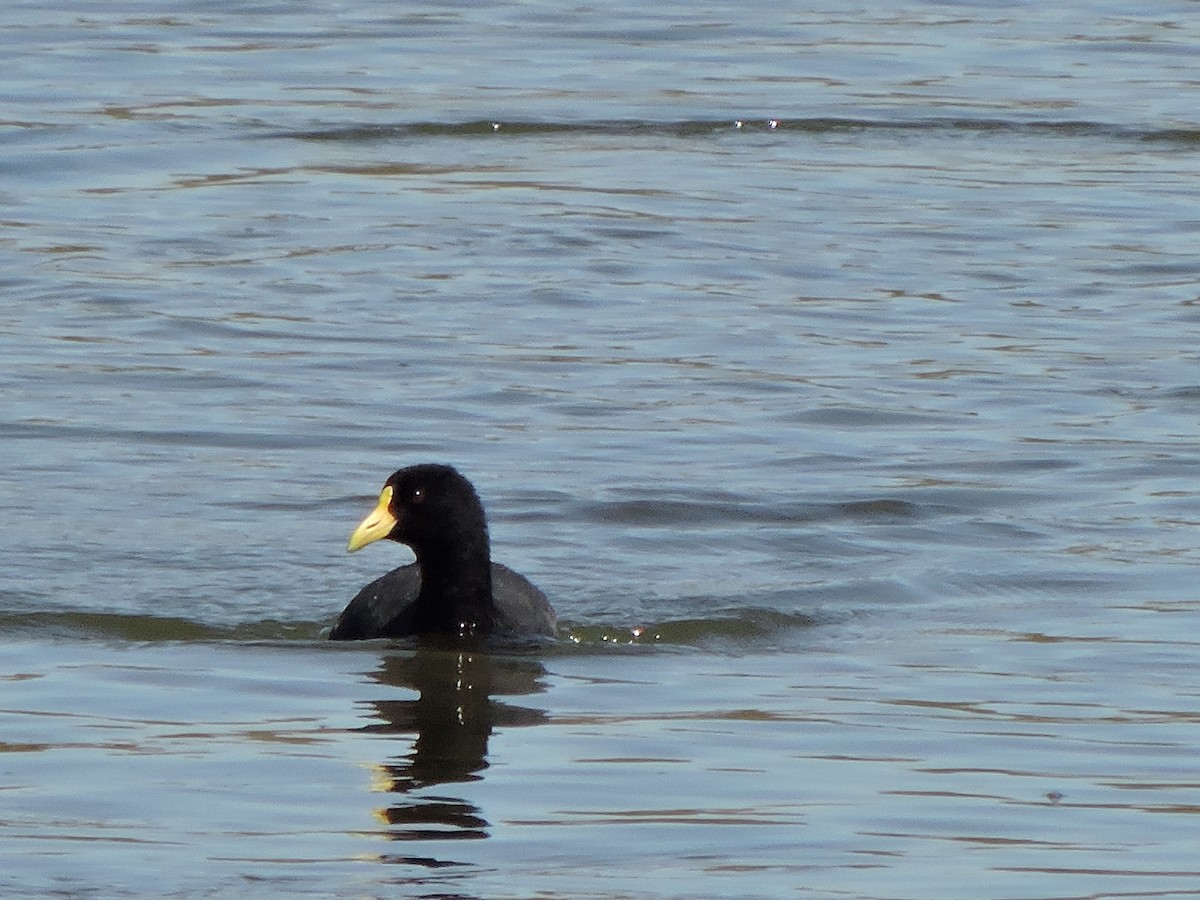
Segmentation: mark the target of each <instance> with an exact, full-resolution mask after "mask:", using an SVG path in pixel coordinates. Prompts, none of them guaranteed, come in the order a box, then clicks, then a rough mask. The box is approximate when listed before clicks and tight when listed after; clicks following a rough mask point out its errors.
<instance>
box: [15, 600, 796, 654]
mask: <svg viewBox="0 0 1200 900" xmlns="http://www.w3.org/2000/svg"><path fill="white" fill-rule="evenodd" d="M815 624H817V621H816V619H814V618H813V617H812V616H809V615H805V614H803V613H795V612H781V611H779V610H772V609H763V608H737V609H730V610H724V611H718V612H715V613H713V614H711V615H708V616H705V617H696V618H680V619H668V620H664V621H660V622H653V623H646V624H637V625H616V624H596V623H587V622H576V623H565V624H563V625H562V626H561V628H560V637H561V638H562V643H561V646H563V647H566V646H569V645H574V646H576V647H583V648H601V647H614V646H632V645H663V646H677V647H690V646H711V645H714V644H733V645H739V646H744V645H745V644H746V643H758V642H761V641H763V640H768V639H770V638H773V637H778V636H783V635H787V634H790V633H794V632H795V631H797V630H800V629H804V628H809V627H812V626H813V625H815ZM328 627H329V623H328V622H284V621H280V620H277V619H263V620H259V621H249V622H239V623H236V624H233V625H210V624H206V623H203V622H196V621H192V620H190V619H182V618H177V617H170V616H145V615H129V614H123V613H107V612H85V611H64V612H44V611H43V612H0V635H7V636H10V637H16V638H20V637H37V638H41V639H47V638H49V639H58V640H116V641H129V642H134V643H169V642H192V641H195V642H205V641H230V642H242V641H244V642H247V643H261V642H291V641H298V642H313V641H324V640H325V638H326V635H327V633H328ZM372 643H375V642H372ZM552 644H553V642H550V643H549V644H540V645H539V646H541V647H542V648H543V649H550V647H551V645H552ZM330 646H338V647H345V646H347V645H345V644H341V643H335V644H331V645H330Z"/></svg>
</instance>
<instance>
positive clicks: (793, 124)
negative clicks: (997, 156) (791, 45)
mask: <svg viewBox="0 0 1200 900" xmlns="http://www.w3.org/2000/svg"><path fill="white" fill-rule="evenodd" d="M764 131H765V132H779V133H802V134H831V133H836V132H850V131H857V132H864V131H867V132H871V131H878V132H896V131H908V132H912V131H917V132H920V131H925V132H961V133H977V134H1024V135H1041V136H1046V137H1103V138H1104V139H1105V140H1114V139H1116V140H1130V141H1165V142H1170V143H1186V144H1196V143H1200V128H1196V127H1187V126H1183V127H1175V128H1139V127H1133V126H1128V125H1116V124H1112V123H1106V122H1093V121H1086V120H1080V121H1075V120H1070V119H1067V120H1042V119H986V118H969V117H954V116H948V117H928V118H916V119H867V118H850V117H847V118H842V117H829V116H815V117H801V118H791V119H788V118H744V119H739V118H737V117H730V118H711V119H683V120H675V121H645V120H636V119H601V120H591V121H580V122H539V121H528V120H517V121H504V120H501V119H479V120H472V121H467V122H402V123H392V124H386V123H383V124H365V123H364V124H356V125H344V126H338V127H334V128H317V129H309V130H303V131H272V132H269V133H267V134H265V135H263V137H264V138H292V139H296V140H302V141H346V142H351V143H358V142H365V141H390V140H401V139H406V138H447V137H450V138H462V137H487V136H494V137H529V136H534V137H538V136H552V135H571V134H599V135H616V136H623V135H630V136H632V135H641V134H651V135H663V136H669V137H702V136H707V135H714V134H727V133H738V132H745V133H755V132H759V133H761V132H764Z"/></svg>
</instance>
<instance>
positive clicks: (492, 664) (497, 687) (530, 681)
mask: <svg viewBox="0 0 1200 900" xmlns="http://www.w3.org/2000/svg"><path fill="white" fill-rule="evenodd" d="M544 675H545V668H544V667H543V666H542V664H541V663H540V662H539V661H538V660H536V659H534V658H532V657H522V656H502V655H495V654H493V653H488V652H484V651H482V650H479V649H474V648H467V647H464V646H463V645H459V644H453V645H452V644H448V643H441V644H439V643H436V642H428V641H426V642H423V643H422V644H421V645H420V646H418V647H417V648H416V649H415V650H410V651H407V652H406V651H395V652H392V653H389V654H388V655H386V656H384V657H383V658H382V659H381V661H380V667H379V669H378V671H376V672H373V673H371V678H373V679H374V680H375V681H377V682H379V683H380V684H384V685H388V686H392V687H399V688H405V689H407V690H410V691H416V692H417V696H416V698H414V699H403V700H371V701H368V705H369V707H370V709H371V710H372V712H373V717H374V718H375V719H376V721H375V722H374V723H372V724H370V725H367V726H364V728H363V729H362V730H363V731H367V732H374V733H377V734H396V735H414V736H415V737H414V740H413V741H412V743H411V745H410V747H409V752H407V753H405V754H404V755H402V756H396V757H392V758H389V759H387V760H385V761H384V762H383V763H382V764H381V765H380V766H379V768H378V779H377V782H376V785H375V787H376V790H379V791H385V792H387V793H388V794H390V795H392V796H391V798H390V802H389V803H388V805H387V806H384V807H382V808H380V809H378V810H376V815H377V817H378V818H379V820H380V821H381V822H382V823H383V824H384V825H385V827H386V831H385V834H386V835H387V837H388V838H390V839H392V840H397V841H451V840H470V839H478V838H485V837H487V835H488V827H489V823H488V821H487V819H486V817H485V816H484V814H483V812H482V811H481V810H480V809H479V808H478V807H477V806H475V805H474V804H473V803H470V802H469V801H467V800H466V799H464V798H463V797H461V796H454V795H453V794H454V793H455V792H452V791H450V790H448V789H447V786H448V785H453V784H462V783H465V782H472V781H478V780H480V779H482V778H483V777H484V775H483V773H484V770H486V769H487V767H488V738H489V737H490V736H491V733H492V729H493V728H495V727H497V726H505V727H512V726H517V725H537V724H539V723H541V722H542V721H544V720H545V714H544V713H543V712H541V711H540V710H536V709H530V708H527V707H523V706H516V705H513V704H511V703H506V702H501V701H498V700H495V699H493V698H494V696H495V695H498V694H499V695H505V696H514V695H518V696H519V695H528V694H535V693H538V692H540V691H542V690H543V689H544V687H543V684H542V678H543V676H544ZM389 859H390V860H391V861H395V862H405V863H410V864H414V863H415V864H420V865H425V866H443V865H453V864H454V863H452V862H449V861H445V860H436V859H431V858H425V857H412V856H402V857H390V858H389Z"/></svg>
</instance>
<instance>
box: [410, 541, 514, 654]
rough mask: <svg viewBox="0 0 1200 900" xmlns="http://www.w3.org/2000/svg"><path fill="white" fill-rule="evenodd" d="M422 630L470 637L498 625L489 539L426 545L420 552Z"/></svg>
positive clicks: (420, 617)
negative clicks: (494, 603) (493, 594)
mask: <svg viewBox="0 0 1200 900" xmlns="http://www.w3.org/2000/svg"><path fill="white" fill-rule="evenodd" d="M417 565H418V566H420V568H421V592H420V594H419V595H418V596H417V601H416V604H415V605H416V607H417V610H416V612H417V616H418V618H419V620H420V621H421V623H422V626H423V627H422V630H425V631H435V632H438V633H441V634H451V635H458V636H460V637H469V636H471V635H476V634H487V633H489V632H491V631H492V629H493V628H494V627H495V624H496V621H495V610H494V607H493V605H492V561H491V552H490V550H489V547H488V542H487V539H486V538H485V539H484V540H483V541H482V542H475V543H473V544H469V545H462V544H457V545H454V546H448V547H447V546H434V547H422V548H421V551H420V552H419V553H418V554H417Z"/></svg>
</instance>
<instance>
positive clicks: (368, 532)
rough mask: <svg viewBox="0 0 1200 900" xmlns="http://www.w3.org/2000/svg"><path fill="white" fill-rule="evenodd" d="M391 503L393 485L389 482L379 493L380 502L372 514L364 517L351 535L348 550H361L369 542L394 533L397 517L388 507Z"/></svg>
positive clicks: (351, 551) (350, 551)
mask: <svg viewBox="0 0 1200 900" xmlns="http://www.w3.org/2000/svg"><path fill="white" fill-rule="evenodd" d="M391 504H392V486H391V485H390V484H389V485H388V486H387V487H385V488H384V489H383V493H382V494H380V495H379V502H378V503H377V504H376V505H375V508H374V509H373V510H371V513H370V515H368V516H367V517H366V518H365V519H363V520H362V522H360V523H359V526H358V527H357V528H355V529H354V534H352V535H350V543H349V545H347V547H346V550H347V552H349V553H353V552H354V551H355V550H361V549H362V548H363V547H365V546H367V544H370V543H372V542H374V541H377V540H379V539H380V538H385V537H387V536H388V535H389V534H391V533H392V529H393V528H395V527H396V517H395V516H393V515H392V511H391V510H390V509H389V508H388V507H389V506H391Z"/></svg>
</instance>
